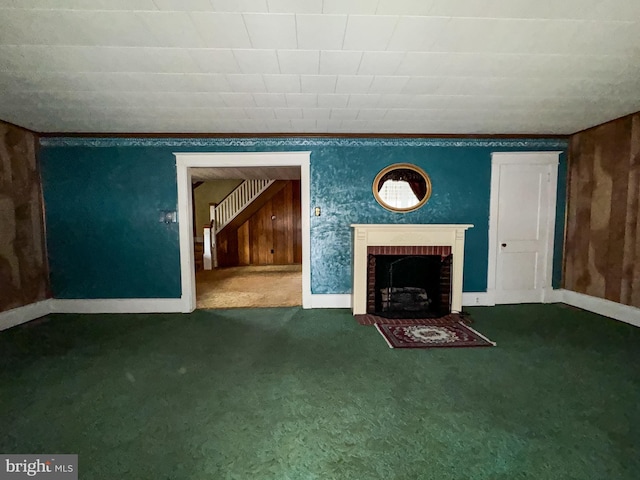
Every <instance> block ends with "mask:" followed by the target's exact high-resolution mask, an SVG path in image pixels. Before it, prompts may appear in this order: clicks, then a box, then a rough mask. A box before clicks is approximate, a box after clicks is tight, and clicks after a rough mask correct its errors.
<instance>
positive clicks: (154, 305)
mask: <svg viewBox="0 0 640 480" xmlns="http://www.w3.org/2000/svg"><path fill="white" fill-rule="evenodd" d="M545 302H547V303H556V302H563V303H566V304H568V305H572V306H574V307H578V308H582V309H584V310H588V311H590V312H593V313H597V314H599V315H604V316H605V317H610V318H613V319H615V320H619V321H621V322H625V323H628V324H630V325H634V326H636V327H640V308H635V307H630V306H628V305H623V304H621V303H616V302H611V301H609V300H604V299H602V298H598V297H592V296H590V295H584V294H582V293H577V292H572V291H571V290H552V291H550V292H548V294H547V295H546V296H545ZM187 303H188V302H186V301H185V300H184V299H180V298H130V299H129V298H126V299H121V298H117V299H89V300H80V299H78V300H71V299H48V300H43V301H41V302H36V303H32V304H30V305H26V306H24V307H18V308H14V309H12V310H7V311H6V312H0V330H6V329H7V328H11V327H14V326H16V325H20V324H22V323H26V322H29V321H31V320H35V319H36V318H40V317H43V316H45V315H48V314H49V313H184V312H187V313H188V312H189V306H188V305H187ZM462 304H463V306H467V307H470V306H491V305H493V303H492V295H491V292H464V293H463V294H462ZM311 308H351V294H349V293H346V294H312V295H311Z"/></svg>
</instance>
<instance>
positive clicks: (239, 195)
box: [212, 179, 275, 234]
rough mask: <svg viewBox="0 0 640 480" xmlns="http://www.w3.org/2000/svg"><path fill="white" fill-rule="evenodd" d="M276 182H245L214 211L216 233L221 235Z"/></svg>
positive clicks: (262, 180) (261, 180)
mask: <svg viewBox="0 0 640 480" xmlns="http://www.w3.org/2000/svg"><path fill="white" fill-rule="evenodd" d="M273 182H275V180H266V179H260V180H245V181H244V182H242V183H241V184H240V185H238V187H237V188H236V189H235V190H234V191H233V192H231V193H230V194H229V195H227V196H226V197H225V198H224V200H222V202H220V203H219V204H218V205H217V206H216V207H215V208H214V209H212V210H213V215H212V220H213V221H214V226H215V233H216V234H218V233H220V230H222V229H223V228H224V227H226V226H227V225H228V224H229V223H231V221H233V219H234V218H236V217H237V216H238V215H239V214H240V212H242V211H243V210H244V209H245V208H247V206H249V205H250V204H251V202H253V201H254V200H255V199H256V198H258V197H259V196H260V195H261V194H262V192H264V191H265V190H266V189H267V188H269V185H271V184H272V183H273Z"/></svg>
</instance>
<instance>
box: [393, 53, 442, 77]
mask: <svg viewBox="0 0 640 480" xmlns="http://www.w3.org/2000/svg"><path fill="white" fill-rule="evenodd" d="M448 59H449V57H448V56H447V55H446V54H443V53H434V52H429V53H427V52H407V53H406V55H405V57H404V58H403V60H402V61H401V62H400V65H399V66H398V70H397V71H396V73H397V74H398V75H418V76H429V75H431V76H435V75H438V74H439V73H441V72H442V66H443V64H445V63H446V62H447V61H448ZM441 74H446V72H445V73H441Z"/></svg>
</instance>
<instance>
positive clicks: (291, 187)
mask: <svg viewBox="0 0 640 480" xmlns="http://www.w3.org/2000/svg"><path fill="white" fill-rule="evenodd" d="M265 193H266V192H265ZM254 204H255V205H254V209H253V210H254V211H253V212H251V215H250V216H249V217H248V218H245V217H244V216H243V217H241V218H240V221H238V222H232V224H230V225H229V226H228V227H227V228H225V229H224V230H223V231H222V232H220V233H219V234H218V239H217V241H218V246H219V248H218V265H219V266H221V267H230V266H237V265H291V264H295V263H302V228H301V211H300V208H301V205H300V181H299V180H290V181H281V182H276V184H274V188H273V190H272V191H271V192H270V193H267V194H266V195H265V194H263V195H262V196H261V197H260V198H258V199H257V200H256V201H255V202H254Z"/></svg>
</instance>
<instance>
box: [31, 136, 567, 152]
mask: <svg viewBox="0 0 640 480" xmlns="http://www.w3.org/2000/svg"><path fill="white" fill-rule="evenodd" d="M40 145H41V146H43V147H170V148H183V147H215V148H221V147H222V148H227V147H247V148H253V147H260V148H265V147H266V148H296V147H299V148H306V147H491V148H532V149H566V148H567V147H568V145H569V142H568V140H567V139H564V138H490V137H488V138H447V137H442V138H431V137H422V138H402V137H395V138H392V137H386V138H375V137H373V138H367V137H359V138H358V137H305V136H303V135H302V136H293V135H292V136H290V137H260V136H255V137H225V138H219V137H212V138H203V137H193V138H178V137H176V138H163V137H155V138H153V137H144V138H140V137H128V138H127V137H125V138H121V137H65V136H61V137H41V138H40Z"/></svg>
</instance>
